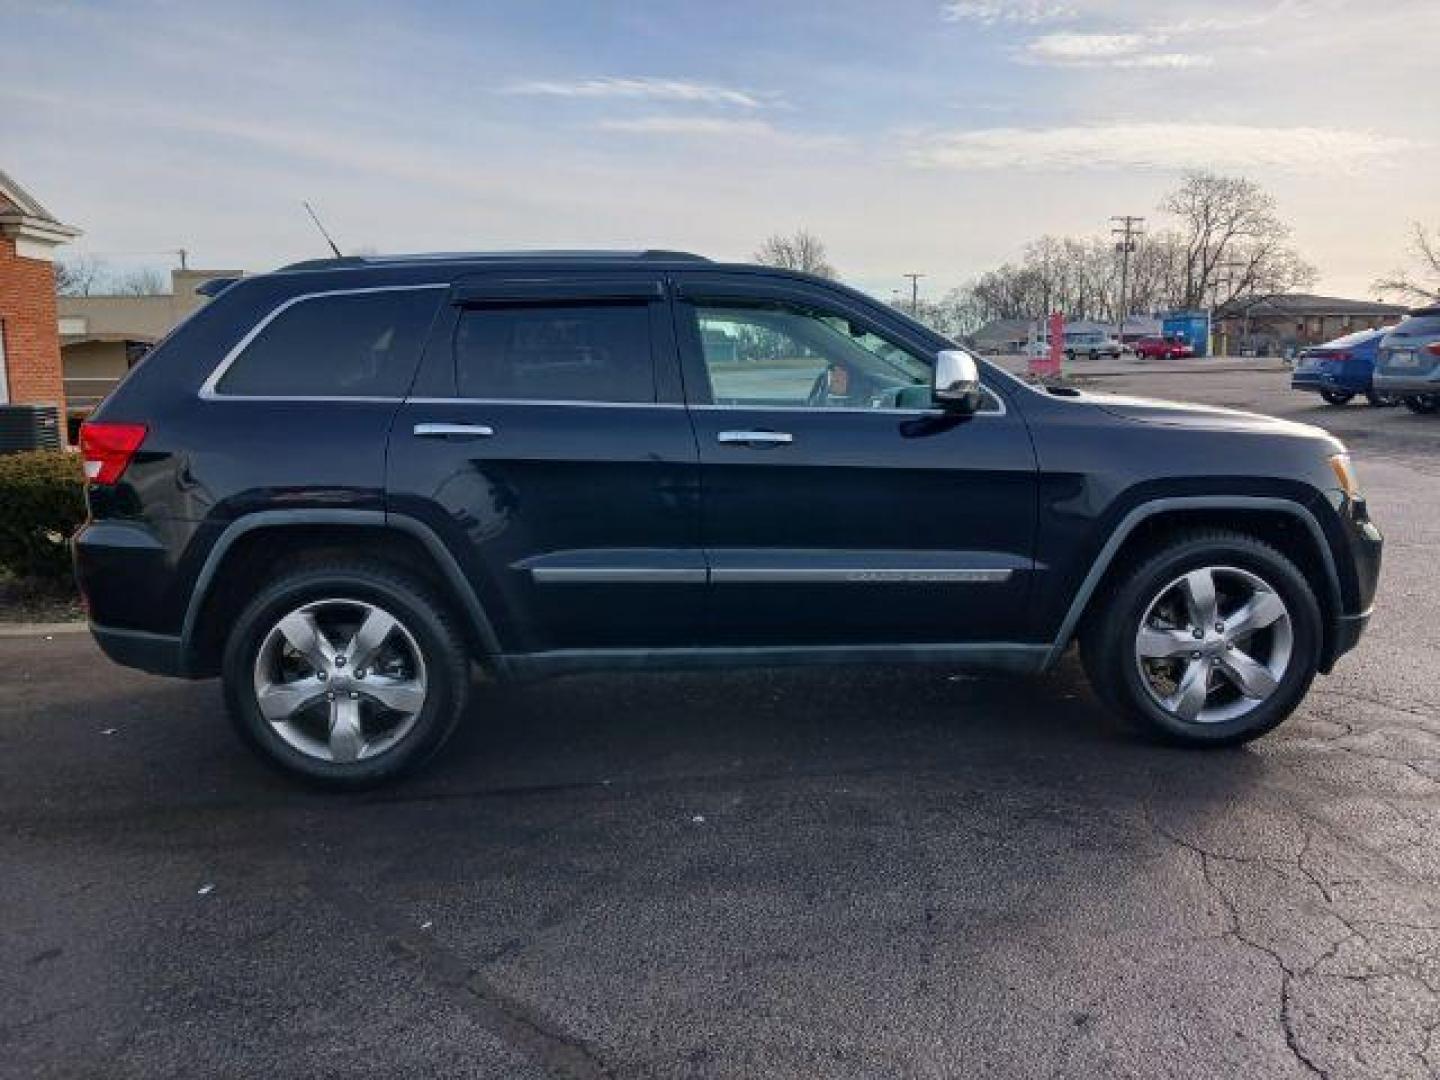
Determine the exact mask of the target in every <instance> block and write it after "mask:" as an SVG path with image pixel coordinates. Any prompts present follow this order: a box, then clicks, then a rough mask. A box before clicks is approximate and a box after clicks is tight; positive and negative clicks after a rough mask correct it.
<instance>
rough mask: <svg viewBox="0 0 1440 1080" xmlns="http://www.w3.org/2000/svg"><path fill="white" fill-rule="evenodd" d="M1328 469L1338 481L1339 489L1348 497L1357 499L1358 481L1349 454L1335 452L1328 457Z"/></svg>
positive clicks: (1358, 491)
mask: <svg viewBox="0 0 1440 1080" xmlns="http://www.w3.org/2000/svg"><path fill="white" fill-rule="evenodd" d="M1330 469H1331V471H1332V472H1334V474H1335V479H1336V480H1338V481H1339V482H1340V490H1341V491H1343V492H1345V495H1346V496H1347V497H1348V498H1350V499H1359V498H1361V495H1360V481H1359V480H1358V479H1357V478H1356V476H1355V466H1354V465H1353V464H1351V462H1350V455H1349V454H1335V455H1333V456H1332V457H1331V458H1330Z"/></svg>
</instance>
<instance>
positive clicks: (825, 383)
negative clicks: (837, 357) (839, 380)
mask: <svg viewBox="0 0 1440 1080" xmlns="http://www.w3.org/2000/svg"><path fill="white" fill-rule="evenodd" d="M829 389H830V369H829V368H828V367H827V368H826V369H825V370H824V371H822V372H820V374H819V375H817V376H815V381H814V382H813V383H811V384H810V393H809V394H808V395H807V396H806V398H805V404H806V405H808V406H810V407H811V408H818V407H820V406H822V405H824V404H825V399H826V398H827V397H828V396H829V393H828V392H829Z"/></svg>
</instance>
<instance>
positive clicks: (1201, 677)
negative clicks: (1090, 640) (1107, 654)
mask: <svg viewBox="0 0 1440 1080" xmlns="http://www.w3.org/2000/svg"><path fill="white" fill-rule="evenodd" d="M1294 643H1295V634H1294V627H1293V626H1292V624H1291V620H1290V612H1289V610H1288V609H1287V608H1286V607H1285V602H1284V601H1283V600H1282V599H1280V594H1279V593H1277V592H1276V591H1275V590H1274V589H1273V588H1271V587H1270V586H1269V585H1268V584H1266V582H1265V581H1264V580H1262V579H1261V578H1259V577H1257V576H1256V575H1255V574H1252V573H1251V572H1250V571H1248V570H1241V569H1239V568H1237V567H1234V566H1207V567H1202V568H1201V569H1198V570H1192V571H1190V572H1189V573H1188V574H1184V575H1182V576H1181V577H1178V578H1176V579H1175V580H1174V581H1172V582H1170V584H1168V585H1166V586H1165V587H1164V588H1163V589H1161V590H1160V592H1159V593H1157V594H1156V596H1155V598H1154V599H1153V600H1151V601H1150V605H1149V607H1147V608H1146V610H1145V614H1144V616H1143V617H1142V618H1141V620H1140V626H1139V629H1138V630H1137V632H1136V635H1135V663H1136V665H1137V666H1138V667H1139V669H1140V681H1141V683H1142V684H1143V685H1144V687H1145V689H1146V691H1147V692H1148V693H1149V694H1150V697H1151V698H1152V699H1153V700H1154V702H1155V704H1157V705H1159V706H1160V708H1162V709H1164V710H1165V711H1166V712H1167V713H1169V714H1171V715H1172V716H1174V717H1176V718H1178V719H1180V720H1183V721H1185V722H1186V723H1192V724H1219V723H1224V722H1226V721H1228V720H1235V719H1238V718H1239V717H1241V716H1244V715H1245V714H1247V713H1249V712H1251V711H1252V710H1254V709H1256V708H1258V707H1259V706H1260V703H1261V702H1263V701H1265V699H1266V698H1268V697H1270V695H1271V694H1273V693H1274V692H1275V690H1276V689H1277V688H1278V687H1279V685H1280V682H1281V680H1282V679H1283V678H1284V677H1285V672H1286V670H1287V668H1288V667H1289V666H1290V656H1291V652H1292V649H1293V646H1294Z"/></svg>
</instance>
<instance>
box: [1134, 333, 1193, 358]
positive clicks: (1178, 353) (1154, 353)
mask: <svg viewBox="0 0 1440 1080" xmlns="http://www.w3.org/2000/svg"><path fill="white" fill-rule="evenodd" d="M1133 348H1134V349H1135V355H1136V356H1144V357H1159V358H1160V359H1161V360H1179V359H1182V358H1183V357H1186V356H1194V355H1195V350H1194V349H1192V348H1191V347H1190V346H1189V345H1188V344H1187V343H1186V342H1184V341H1181V340H1180V339H1179V338H1165V337H1146V338H1141V339H1140V340H1139V341H1137V342H1135V344H1134V346H1133Z"/></svg>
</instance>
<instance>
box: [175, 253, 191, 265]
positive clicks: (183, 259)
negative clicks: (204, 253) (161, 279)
mask: <svg viewBox="0 0 1440 1080" xmlns="http://www.w3.org/2000/svg"><path fill="white" fill-rule="evenodd" d="M175 254H176V255H179V256H180V269H181V270H189V269H190V252H188V251H186V250H185V249H184V248H177V249H176V251H175Z"/></svg>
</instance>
